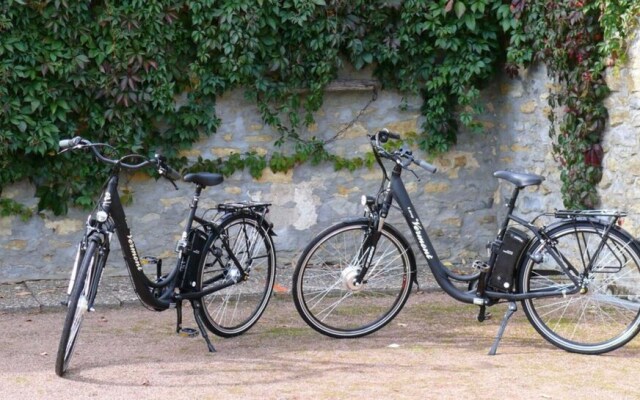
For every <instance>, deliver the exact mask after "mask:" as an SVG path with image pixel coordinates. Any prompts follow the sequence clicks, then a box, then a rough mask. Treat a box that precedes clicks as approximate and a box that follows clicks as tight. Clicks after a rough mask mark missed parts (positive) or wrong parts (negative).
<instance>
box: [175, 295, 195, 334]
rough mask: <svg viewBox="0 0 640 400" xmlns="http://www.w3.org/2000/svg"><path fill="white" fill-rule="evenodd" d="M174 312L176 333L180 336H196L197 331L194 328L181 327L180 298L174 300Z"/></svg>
mask: <svg viewBox="0 0 640 400" xmlns="http://www.w3.org/2000/svg"><path fill="white" fill-rule="evenodd" d="M176 314H177V315H176V317H177V321H176V333H177V334H178V335H180V336H186V337H196V336H198V331H196V330H195V329H193V328H183V327H182V300H178V301H176Z"/></svg>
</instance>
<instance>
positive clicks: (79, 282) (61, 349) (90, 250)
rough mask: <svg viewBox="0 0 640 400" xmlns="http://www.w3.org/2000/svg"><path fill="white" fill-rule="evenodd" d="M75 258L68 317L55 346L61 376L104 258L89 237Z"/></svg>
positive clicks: (57, 372)
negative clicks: (87, 243)
mask: <svg viewBox="0 0 640 400" xmlns="http://www.w3.org/2000/svg"><path fill="white" fill-rule="evenodd" d="M78 261H79V264H78V269H77V272H76V275H75V280H74V283H73V288H72V290H71V295H70V296H69V299H68V304H67V316H66V318H65V321H64V325H63V328H62V335H61V337H60V344H59V345H58V354H57V357H56V374H57V375H58V376H63V375H64V373H65V372H66V371H67V368H68V366H69V361H70V360H71V356H72V355H73V350H74V348H75V345H76V341H77V339H78V333H79V332H80V327H81V325H82V321H83V320H84V316H85V314H86V312H87V311H88V310H89V307H90V305H91V304H93V300H94V298H95V295H96V291H97V285H98V282H97V281H96V280H97V279H99V277H100V275H101V273H102V271H101V270H102V267H104V263H105V261H106V260H105V257H102V256H101V254H100V251H99V244H98V243H97V242H95V241H93V240H91V241H89V245H88V246H87V249H86V251H84V255H83V256H82V257H81V258H80V259H79V260H78Z"/></svg>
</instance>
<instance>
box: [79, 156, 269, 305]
mask: <svg viewBox="0 0 640 400" xmlns="http://www.w3.org/2000/svg"><path fill="white" fill-rule="evenodd" d="M118 181H119V168H117V167H115V168H114V169H113V170H112V172H111V175H110V177H109V179H108V180H107V184H106V185H105V189H104V191H103V194H102V196H101V198H100V200H99V208H100V209H101V210H102V211H104V212H106V213H107V215H108V216H110V217H111V219H112V221H113V226H112V227H111V226H109V224H107V221H105V222H102V223H100V222H99V223H97V225H96V226H95V227H88V228H87V229H88V240H96V239H92V236H94V235H96V234H98V233H99V234H101V235H102V236H103V239H102V243H103V244H102V245H103V246H105V245H106V246H109V244H108V241H109V240H110V238H111V233H113V232H114V231H115V233H116V236H117V237H118V241H119V242H120V247H121V249H122V254H123V256H124V261H125V264H126V266H127V269H128V271H129V273H130V276H131V280H132V282H133V285H134V288H135V291H136V293H137V295H138V297H139V298H140V301H142V302H143V303H144V304H145V305H146V306H148V307H150V308H153V309H154V310H156V311H162V310H165V309H167V308H169V307H170V306H171V305H172V304H174V303H175V302H176V301H182V300H193V299H200V298H202V297H204V296H206V295H208V294H210V293H213V292H216V291H219V290H222V289H224V288H225V287H228V286H231V285H233V284H235V283H236V282H233V281H228V280H223V281H221V282H220V283H219V284H216V285H211V286H208V287H207V288H206V289H205V290H202V291H194V290H193V289H192V288H191V287H190V286H188V285H185V287H179V289H181V290H180V293H176V292H175V290H174V289H175V288H176V283H177V282H178V281H179V280H180V276H179V274H186V273H187V272H188V271H187V268H188V265H197V262H198V261H199V258H200V256H201V253H202V250H203V249H201V248H194V246H192V243H191V242H190V239H191V238H192V235H190V233H191V232H192V230H193V229H199V228H193V223H194V222H197V223H198V224H200V227H202V229H203V230H204V234H205V235H206V236H207V237H210V236H212V235H213V236H215V235H219V234H220V232H219V231H218V228H217V226H216V224H214V223H212V222H210V221H207V220H204V219H202V218H199V217H197V216H196V211H197V207H198V201H199V197H200V193H201V191H202V189H203V186H201V185H200V184H196V188H195V193H194V196H193V199H192V201H191V207H190V212H189V216H188V218H187V223H186V226H185V228H184V231H183V233H182V237H181V240H180V242H179V244H178V249H177V250H178V252H179V254H178V261H177V264H176V266H175V267H174V268H173V269H172V270H171V271H170V272H169V273H168V274H167V275H166V276H164V277H163V279H162V280H161V281H160V282H155V281H153V280H151V279H149V278H148V277H147V275H146V274H145V273H144V271H143V260H142V259H141V257H140V255H139V254H138V250H137V248H136V245H135V241H134V239H133V235H132V234H131V230H130V228H129V226H128V224H127V219H126V215H125V211H124V208H123V206H122V202H121V201H120V195H119V193H118ZM239 212H240V211H239ZM241 212H252V211H251V210H250V209H248V210H247V209H245V210H243V211H241ZM262 223H263V226H262V228H263V229H265V231H266V232H268V233H269V234H270V235H273V232H272V228H271V226H270V224H268V223H267V221H266V219H264V218H262ZM105 241H107V243H106V244H104V242H105ZM222 243H223V246H225V250H226V251H227V254H228V255H229V256H230V257H231V260H232V261H233V263H234V266H235V267H236V268H237V269H238V271H239V272H240V276H241V277H242V278H243V277H244V275H245V271H244V269H243V267H242V265H241V263H240V262H239V261H238V259H237V258H236V257H235V255H234V253H233V250H232V249H231V248H229V244H228V243H227V242H226V241H224V240H223V241H222ZM190 257H196V258H197V260H196V262H190ZM183 281H185V280H183ZM154 289H160V290H161V291H162V295H161V296H156V294H155V292H154Z"/></svg>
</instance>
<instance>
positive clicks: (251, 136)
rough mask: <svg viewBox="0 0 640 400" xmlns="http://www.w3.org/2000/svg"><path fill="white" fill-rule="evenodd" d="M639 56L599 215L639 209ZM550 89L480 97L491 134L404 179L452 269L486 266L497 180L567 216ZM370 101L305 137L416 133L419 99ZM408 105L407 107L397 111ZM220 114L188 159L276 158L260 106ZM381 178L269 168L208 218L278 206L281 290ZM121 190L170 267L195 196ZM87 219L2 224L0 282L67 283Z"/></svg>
mask: <svg viewBox="0 0 640 400" xmlns="http://www.w3.org/2000/svg"><path fill="white" fill-rule="evenodd" d="M639 52H640V46H638V45H637V43H636V45H635V46H634V48H633V51H632V54H631V55H632V57H631V60H630V62H629V63H628V65H627V66H625V67H624V68H621V69H620V70H619V71H615V73H614V72H613V71H612V73H611V74H610V84H611V86H612V87H613V88H614V93H613V94H612V96H611V97H610V99H609V103H608V107H609V108H610V113H611V127H610V128H609V129H608V130H607V136H606V139H605V143H604V145H605V150H606V156H605V160H604V166H605V171H606V172H605V175H604V179H603V183H602V185H601V186H602V187H601V194H602V197H603V206H605V207H611V208H614V207H615V208H625V209H629V210H631V211H633V212H635V210H637V209H638V208H640V206H639V205H638V204H639V203H638V201H636V200H638V198H640V190H638V189H636V185H635V183H636V181H637V179H638V177H639V176H640V162H638V161H637V157H635V156H636V153H637V151H638V150H637V149H638V143H637V141H638V138H637V136H636V135H635V134H634V133H635V132H634V128H637V127H638V126H640V55H639V54H638V53H639ZM348 77H353V73H350V74H348ZM360 77H362V76H360ZM365 77H366V76H365ZM548 88H549V83H548V80H547V78H546V73H545V71H544V68H542V67H536V68H532V69H530V70H528V71H523V73H522V74H521V76H520V77H519V78H517V79H515V80H510V79H507V78H503V79H499V80H497V81H496V82H494V83H493V84H492V85H491V86H490V87H488V88H486V89H485V90H484V91H483V102H484V104H485V109H486V112H485V114H483V115H482V116H481V120H482V123H483V124H484V126H485V130H484V133H482V134H477V133H471V132H461V133H460V135H459V137H458V144H457V145H456V146H455V147H454V149H453V150H452V151H450V152H448V153H447V154H445V155H443V156H440V157H438V158H436V159H432V160H430V161H432V162H433V163H434V164H435V165H437V166H438V167H439V171H438V173H436V174H435V175H431V174H428V173H426V172H424V171H422V170H418V171H416V172H417V173H418V175H419V177H420V179H416V178H415V177H414V176H413V175H411V174H410V173H407V174H405V175H404V178H405V183H406V185H407V188H408V190H409V193H410V194H411V196H412V200H413V202H414V205H415V206H416V208H417V210H418V212H419V213H420V216H421V219H422V220H423V222H424V223H425V225H426V226H427V230H428V232H429V234H430V237H431V239H432V241H433V242H434V246H435V248H436V250H437V252H438V255H439V256H440V257H441V258H443V259H445V260H446V261H447V262H449V263H452V264H454V265H456V266H460V267H465V266H469V265H470V264H471V262H472V261H473V260H474V259H475V258H483V257H484V254H485V244H486V243H487V242H488V241H489V240H491V239H492V238H493V237H494V236H495V234H496V231H497V228H498V222H499V221H500V219H501V218H502V217H503V216H504V210H505V208H504V202H505V198H506V197H508V196H509V194H510V191H511V186H510V185H509V184H506V183H504V182H502V183H501V182H498V180H496V179H495V178H493V177H492V173H493V171H495V170H498V169H509V170H513V171H528V172H532V173H537V174H540V175H543V176H545V177H546V178H547V179H546V181H545V182H544V183H543V184H542V185H541V186H540V187H539V188H533V189H527V190H525V191H523V193H522V195H521V197H520V201H519V210H520V214H521V215H523V216H525V217H527V218H533V217H534V216H535V215H537V214H539V213H541V212H544V211H547V210H553V209H555V208H562V200H561V194H560V191H559V190H560V189H559V188H560V182H559V177H558V168H557V165H556V162H555V161H554V160H553V157H552V155H551V144H550V140H549V137H548V123H547V117H546V114H547V113H548V106H547V97H548V95H549V93H548ZM371 97H372V93H371V92H370V91H340V92H331V93H328V94H327V95H326V97H325V103H324V106H323V108H322V110H321V111H320V112H319V113H318V115H317V118H316V121H317V122H316V124H315V125H313V126H312V127H310V129H309V131H308V132H306V133H305V135H308V136H316V137H319V138H323V139H330V138H334V137H335V136H336V133H338V132H341V133H340V134H339V135H338V136H337V137H335V140H333V141H332V142H331V144H330V145H329V150H330V151H331V152H334V153H337V154H340V155H343V156H346V157H349V156H353V157H355V156H362V155H363V154H365V152H366V151H368V149H369V145H368V141H367V138H366V133H367V132H374V131H376V130H378V129H381V128H384V127H387V128H389V129H390V130H394V131H398V132H401V133H406V132H412V131H418V130H419V126H420V123H421V121H420V115H419V108H420V103H421V102H420V99H417V98H409V99H403V98H402V97H401V96H400V95H399V94H398V93H394V92H389V91H382V92H380V93H379V94H378V97H377V99H376V100H375V101H373V102H371V104H369V105H368V106H367V104H368V103H369V102H370V100H371ZM402 104H404V107H400V106H401V105H402ZM363 110H364V111H363ZM217 112H218V114H219V116H220V118H221V119H222V125H221V126H220V128H219V131H218V133H217V134H216V135H214V136H212V137H211V138H203V139H202V140H201V141H200V142H199V143H198V144H197V145H196V146H194V148H193V149H192V150H191V151H189V152H186V153H185V155H187V156H188V157H189V158H191V159H193V160H195V159H196V158H197V157H198V156H202V157H204V158H209V157H214V156H224V155H228V154H230V153H232V152H244V151H247V150H255V151H257V152H258V153H264V152H268V151H270V150H271V148H272V147H271V146H272V143H273V140H274V137H275V136H274V135H275V134H274V132H273V131H271V130H270V129H269V128H268V127H267V126H265V125H264V123H263V122H262V121H261V119H260V117H259V114H258V112H257V110H256V107H255V106H254V105H253V104H251V103H248V102H246V101H245V100H244V98H243V95H242V93H241V92H232V93H229V94H227V95H225V96H224V97H222V98H220V99H219V101H218V105H217ZM360 114H361V115H360ZM354 119H355V122H354V123H353V124H352V125H351V126H349V124H350V123H351V122H353V121H354ZM345 127H348V129H345ZM418 153H419V152H418ZM78 156H80V155H78ZM421 156H423V157H424V155H421ZM380 177H381V175H380V172H379V170H378V169H377V168H374V169H372V170H367V169H362V170H357V171H354V172H348V171H338V172H336V171H334V169H333V166H332V165H319V166H310V165H303V166H301V167H298V168H296V169H295V170H294V171H291V172H288V173H286V174H283V173H272V172H271V171H269V170H267V171H265V173H264V175H263V176H262V177H261V178H260V179H253V178H252V177H251V176H250V175H249V173H248V172H236V173H235V174H233V175H232V176H231V177H229V178H227V179H226V180H225V182H224V183H223V184H222V185H220V186H216V187H213V188H207V189H206V190H205V192H204V193H203V196H202V202H201V204H202V207H203V210H204V209H206V208H210V207H213V206H214V205H215V204H216V203H217V202H221V201H226V200H260V201H270V202H272V203H273V206H272V208H271V213H270V215H269V217H270V219H271V221H272V222H274V224H275V232H276V233H277V235H278V236H277V237H276V238H275V243H276V247H277V250H278V265H279V268H280V272H279V274H280V277H281V278H280V280H279V282H280V284H282V285H284V286H285V287H288V286H289V282H288V280H289V277H290V273H291V271H292V263H295V261H296V258H297V255H298V254H299V253H300V251H301V250H302V249H303V248H304V246H305V245H306V244H307V243H308V242H309V241H310V240H311V239H312V238H313V236H314V235H315V234H317V233H318V232H320V231H321V230H322V229H324V228H325V227H327V226H329V225H331V224H332V223H334V222H337V221H339V220H342V219H345V218H348V217H351V216H358V215H361V213H362V210H361V206H360V205H359V199H360V196H361V194H363V193H368V194H375V192H376V191H377V189H378V186H379V183H380ZM122 182H123V183H124V185H125V186H126V187H127V188H128V189H129V190H130V191H132V192H133V196H134V202H133V204H132V205H130V206H128V207H127V208H126V211H127V214H128V220H129V222H130V225H131V226H132V232H133V235H134V239H135V240H136V244H137V247H138V250H139V252H140V253H141V255H154V256H160V257H163V258H165V259H168V260H166V262H165V265H172V261H173V260H172V257H173V254H174V253H173V248H174V245H175V242H176V240H177V239H178V238H179V235H180V226H183V223H184V220H185V218H186V216H187V210H188V205H189V202H190V197H191V188H190V187H189V185H188V184H186V183H182V184H180V185H179V186H180V190H178V191H176V190H174V189H173V187H172V186H171V184H170V183H168V182H166V181H163V180H160V181H157V182H156V181H154V180H151V179H147V178H143V177H141V175H137V174H135V175H128V176H126V177H125V179H123V180H122ZM33 195H34V188H33V187H32V186H31V185H29V184H28V183H26V182H22V183H19V184H15V185H12V186H10V187H7V188H4V190H3V196H6V197H10V198H14V199H16V200H18V201H21V202H22V203H25V204H28V205H31V206H34V207H35V204H36V199H34V198H33ZM393 214H394V216H392V218H390V221H391V223H394V224H396V225H397V226H398V227H400V228H402V230H403V231H404V232H406V233H407V236H409V235H410V233H409V231H408V230H406V229H405V228H404V227H403V226H402V225H401V224H402V223H403V222H402V221H401V220H400V219H399V218H398V217H399V215H398V214H399V213H398V212H397V211H396V212H395V213H393ZM85 218H86V212H84V211H80V210H71V211H70V212H69V214H68V215H66V216H64V217H55V216H53V215H52V214H50V213H48V212H45V213H42V214H41V215H39V216H36V217H34V218H32V219H31V220H29V221H27V222H22V221H20V220H19V219H18V218H17V217H8V218H0V251H1V252H2V257H0V282H9V281H21V280H26V279H50V278H67V276H68V270H69V268H70V262H71V260H72V258H73V246H74V244H75V243H76V242H77V240H78V238H79V237H80V236H81V235H82V229H83V224H84V220H85ZM627 227H628V228H630V229H632V230H633V231H634V232H635V231H637V230H638V227H640V225H638V223H637V222H635V219H634V218H630V222H629V223H628V226H627ZM411 240H412V241H413V239H411ZM113 245H114V249H113V250H114V251H113V252H112V256H111V257H110V260H109V266H108V270H107V273H108V274H112V275H121V274H126V270H125V268H124V263H123V262H122V257H121V256H120V253H119V249H118V248H117V247H118V245H117V241H114V242H113ZM416 251H417V249H416ZM420 261H422V259H421V257H420ZM421 268H423V267H421ZM420 274H424V272H420ZM423 276H424V275H423Z"/></svg>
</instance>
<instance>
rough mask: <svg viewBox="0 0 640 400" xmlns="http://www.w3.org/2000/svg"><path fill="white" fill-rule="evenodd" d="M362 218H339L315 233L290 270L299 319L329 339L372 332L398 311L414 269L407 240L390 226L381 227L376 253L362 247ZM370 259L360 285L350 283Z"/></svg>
mask: <svg viewBox="0 0 640 400" xmlns="http://www.w3.org/2000/svg"><path fill="white" fill-rule="evenodd" d="M369 230H370V229H369V223H368V221H367V220H357V221H350V222H342V223H339V224H337V225H334V226H332V227H330V228H328V229H326V230H325V231H324V232H322V233H320V235H318V236H317V237H316V238H315V239H314V240H313V241H312V242H311V243H310V244H309V245H308V246H307V248H306V249H305V250H304V251H303V253H302V255H301V256H300V258H299V260H298V264H297V266H296V269H295V272H294V274H293V300H294V303H295V305H296V308H297V310H298V313H300V316H301V317H302V319H304V320H305V322H306V323H307V324H308V325H309V326H311V327H312V328H313V329H315V330H316V331H318V332H320V333H322V334H324V335H327V336H330V337H334V338H355V337H360V336H364V335H368V334H370V333H373V332H375V331H377V330H378V329H380V328H382V327H383V326H385V325H386V324H387V323H389V321H391V320H392V319H393V318H394V317H395V316H396V315H397V314H398V313H399V312H400V310H402V307H403V306H404V304H405V302H406V301H407V299H408V298H409V294H410V292H411V286H412V284H413V276H412V274H413V273H414V271H415V260H414V258H413V253H412V252H411V250H410V247H409V245H408V243H407V242H406V240H405V239H404V238H403V237H402V236H401V235H400V234H399V233H398V232H397V231H396V230H395V229H393V228H391V227H390V226H389V225H385V226H384V228H383V229H382V235H381V236H380V240H379V241H378V244H377V247H376V250H375V254H373V255H372V256H371V255H370V254H369V250H368V249H363V243H364V242H365V239H366V235H367V232H369ZM368 257H371V259H370V260H371V261H370V267H369V271H368V272H367V275H366V276H365V278H364V281H363V282H362V283H361V284H358V285H356V284H354V279H355V278H356V276H357V275H358V274H359V273H360V268H361V266H362V264H363V262H364V260H366V259H367V258H368Z"/></svg>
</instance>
